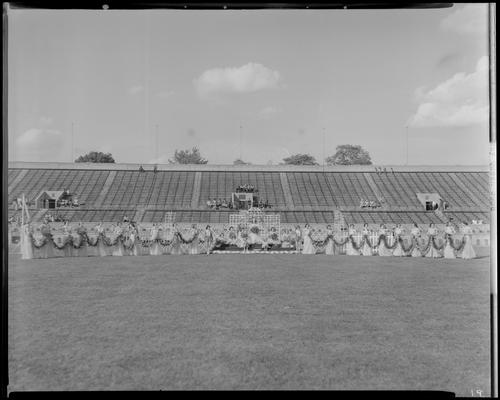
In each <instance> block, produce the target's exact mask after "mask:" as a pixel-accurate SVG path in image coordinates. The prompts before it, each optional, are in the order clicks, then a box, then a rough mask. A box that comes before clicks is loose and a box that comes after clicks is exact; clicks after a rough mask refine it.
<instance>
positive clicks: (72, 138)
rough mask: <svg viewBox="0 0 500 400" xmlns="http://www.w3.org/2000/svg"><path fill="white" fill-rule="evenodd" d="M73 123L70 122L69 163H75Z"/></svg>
mask: <svg viewBox="0 0 500 400" xmlns="http://www.w3.org/2000/svg"><path fill="white" fill-rule="evenodd" d="M74 125H75V124H74V122H71V162H74V161H75V153H74V150H75V127H74Z"/></svg>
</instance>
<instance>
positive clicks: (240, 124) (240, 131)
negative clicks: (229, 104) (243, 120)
mask: <svg viewBox="0 0 500 400" xmlns="http://www.w3.org/2000/svg"><path fill="white" fill-rule="evenodd" d="M242 129H243V127H242V126H241V124H240V161H243V160H242V159H241V130H242Z"/></svg>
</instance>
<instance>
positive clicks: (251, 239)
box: [21, 223, 475, 258]
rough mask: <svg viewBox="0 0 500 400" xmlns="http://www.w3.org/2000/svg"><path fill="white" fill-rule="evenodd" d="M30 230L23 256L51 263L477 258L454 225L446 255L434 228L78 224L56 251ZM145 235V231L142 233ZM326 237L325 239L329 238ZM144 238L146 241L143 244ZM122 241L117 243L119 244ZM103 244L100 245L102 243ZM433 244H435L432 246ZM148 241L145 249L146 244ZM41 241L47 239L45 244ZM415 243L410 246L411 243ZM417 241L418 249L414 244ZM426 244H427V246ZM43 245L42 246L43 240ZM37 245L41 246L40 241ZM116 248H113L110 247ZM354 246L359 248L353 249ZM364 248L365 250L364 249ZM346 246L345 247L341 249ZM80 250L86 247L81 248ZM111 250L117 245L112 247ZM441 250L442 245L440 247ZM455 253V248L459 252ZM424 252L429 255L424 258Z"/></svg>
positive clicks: (41, 231)
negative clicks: (268, 253) (287, 254)
mask: <svg viewBox="0 0 500 400" xmlns="http://www.w3.org/2000/svg"><path fill="white" fill-rule="evenodd" d="M30 229H31V228H30V226H29V225H25V226H24V227H23V230H22V231H23V235H22V238H21V251H22V254H23V257H25V258H50V257H57V256H66V257H68V256H85V255H89V256H124V255H135V256H136V255H144V254H150V255H161V254H200V253H210V252H211V250H212V249H213V248H214V246H215V245H216V244H217V243H221V242H222V243H225V244H230V245H234V246H237V247H240V248H244V249H245V250H247V249H249V248H252V246H255V245H260V246H261V248H263V249H269V248H271V247H273V246H275V245H277V246H281V247H282V248H295V250H296V251H297V252H300V253H302V254H316V253H319V252H324V253H325V254H327V255H335V254H347V255H351V256H352V255H362V256H372V255H375V254H378V255H379V256H399V257H401V256H413V257H422V256H426V257H442V256H444V257H445V258H455V257H457V256H458V257H462V258H474V257H475V253H474V249H473V247H472V228H471V227H470V226H469V225H468V224H465V225H464V227H463V229H461V233H462V237H463V238H464V239H463V245H462V246H459V247H460V248H459V249H458V250H457V249H456V247H457V246H452V244H450V240H449V239H448V236H450V237H452V240H453V235H455V233H456V232H455V229H454V228H453V226H452V225H451V224H447V226H446V228H445V231H444V234H445V235H446V237H445V244H444V247H443V249H442V250H441V249H436V244H437V242H438V240H434V239H432V238H436V237H437V235H438V233H439V232H438V230H437V229H436V227H435V226H434V224H431V225H430V226H429V229H428V230H427V231H426V234H425V235H424V238H423V239H424V240H422V239H421V236H422V232H421V229H420V228H419V227H418V226H417V225H416V224H415V225H414V227H413V228H412V229H411V230H410V232H409V235H407V234H406V233H405V231H404V230H403V229H402V228H401V225H397V226H396V227H395V228H394V229H393V230H389V229H387V228H386V226H385V225H383V224H382V225H381V226H380V229H379V230H378V231H377V232H374V231H372V230H370V229H369V227H368V225H367V224H365V225H364V227H363V229H362V230H361V231H360V232H358V231H357V230H356V229H355V228H354V225H350V226H349V227H348V229H347V231H343V233H342V234H340V235H337V234H335V233H334V231H333V229H332V227H331V225H327V227H326V232H323V231H321V230H319V231H313V229H311V226H310V225H309V224H306V225H305V226H304V228H303V229H301V227H300V226H296V227H295V230H293V231H292V230H289V229H284V230H283V231H282V235H281V238H280V235H279V234H278V231H277V230H276V228H271V230H270V231H269V232H266V233H265V234H261V233H260V232H259V229H258V225H257V224H255V225H252V226H250V229H249V230H245V229H239V228H238V227H237V228H236V229H235V228H234V227H233V226H231V227H229V228H228V229H224V230H222V231H216V230H214V229H212V228H211V227H210V226H209V225H207V226H206V227H205V228H204V229H199V228H198V227H197V225H196V224H194V225H192V226H191V227H190V228H187V229H180V228H179V227H178V226H177V225H176V224H171V225H169V226H166V225H163V226H162V225H157V224H153V226H152V227H151V229H150V231H149V235H147V234H146V236H145V235H144V233H143V234H142V235H140V234H139V228H138V227H137V226H136V225H134V224H123V225H122V224H121V223H118V224H117V225H114V226H112V227H111V229H105V228H104V226H103V225H102V223H99V224H98V225H97V226H95V227H94V228H92V229H91V232H90V233H87V231H86V229H85V228H84V227H83V226H82V224H81V223H79V224H78V225H77V226H76V227H70V225H69V224H67V223H66V224H65V225H64V226H63V229H62V231H63V234H62V235H59V236H58V237H57V240H56V239H54V240H55V242H56V245H55V246H51V245H47V246H41V247H40V248H38V247H37V246H32V245H31V241H30V240H28V235H29V234H30V233H31V235H34V236H38V237H39V238H40V237H42V238H46V239H47V238H48V237H49V236H50V227H49V226H48V224H42V225H41V226H40V227H38V228H37V229H36V234H35V232H32V231H30ZM144 231H145V229H143V232H144ZM325 233H326V234H325ZM318 234H319V237H326V240H325V242H323V243H321V242H322V240H320V239H319V240H318V239H317V238H316V239H317V240H316V242H315V241H314V240H313V237H314V236H315V235H318ZM382 235H383V236H384V237H385V240H386V241H387V243H388V246H389V247H387V246H386V245H385V243H384V241H383V240H380V237H381V236H382ZM85 236H87V238H89V240H90V243H89V244H85V243H84V242H85V241H84V238H85ZM141 236H142V238H141ZM69 237H71V238H72V244H71V245H66V246H64V242H65V240H67V239H68V238H69ZM119 237H120V238H121V240H117V238H119ZM97 238H99V240H97ZM399 238H405V240H406V241H405V243H406V244H405V246H404V247H405V248H406V250H407V249H408V248H409V247H411V251H406V250H405V248H403V246H402V244H401V243H400V240H399ZM428 238H431V241H430V243H429V242H428ZM145 239H146V241H148V243H147V244H146V245H143V243H142V241H143V240H145ZM40 240H42V239H40ZM408 240H410V242H408ZM412 240H413V245H412V246H410V245H411V241H412ZM419 240H420V241H421V242H424V243H428V246H427V247H426V248H425V249H423V250H422V245H421V243H420V244H418V243H417V242H418V241H419ZM426 240H427V242H426ZM42 241H43V240H42ZM35 242H36V240H35ZM110 242H111V243H110ZM353 242H354V243H353ZM361 242H363V245H362V246H361V247H359V246H360V244H361ZM318 243H321V244H318ZM339 243H341V244H339ZM80 244H81V245H80ZM110 244H112V245H110ZM438 247H440V245H439V246H438ZM454 247H455V248H454ZM422 251H424V254H422Z"/></svg>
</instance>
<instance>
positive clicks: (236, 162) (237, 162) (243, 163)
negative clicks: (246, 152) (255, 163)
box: [233, 158, 252, 165]
mask: <svg viewBox="0 0 500 400" xmlns="http://www.w3.org/2000/svg"><path fill="white" fill-rule="evenodd" d="M233 165H252V163H251V162H246V161H243V160H242V159H240V158H237V159H236V160H234V161H233Z"/></svg>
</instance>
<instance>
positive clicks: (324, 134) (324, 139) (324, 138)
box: [322, 127, 326, 172]
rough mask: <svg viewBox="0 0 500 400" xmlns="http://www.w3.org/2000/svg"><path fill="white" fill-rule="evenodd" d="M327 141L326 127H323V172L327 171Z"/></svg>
mask: <svg viewBox="0 0 500 400" xmlns="http://www.w3.org/2000/svg"><path fill="white" fill-rule="evenodd" d="M325 142H326V133H325V128H324V127H323V153H322V154H323V172H324V171H325Z"/></svg>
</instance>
